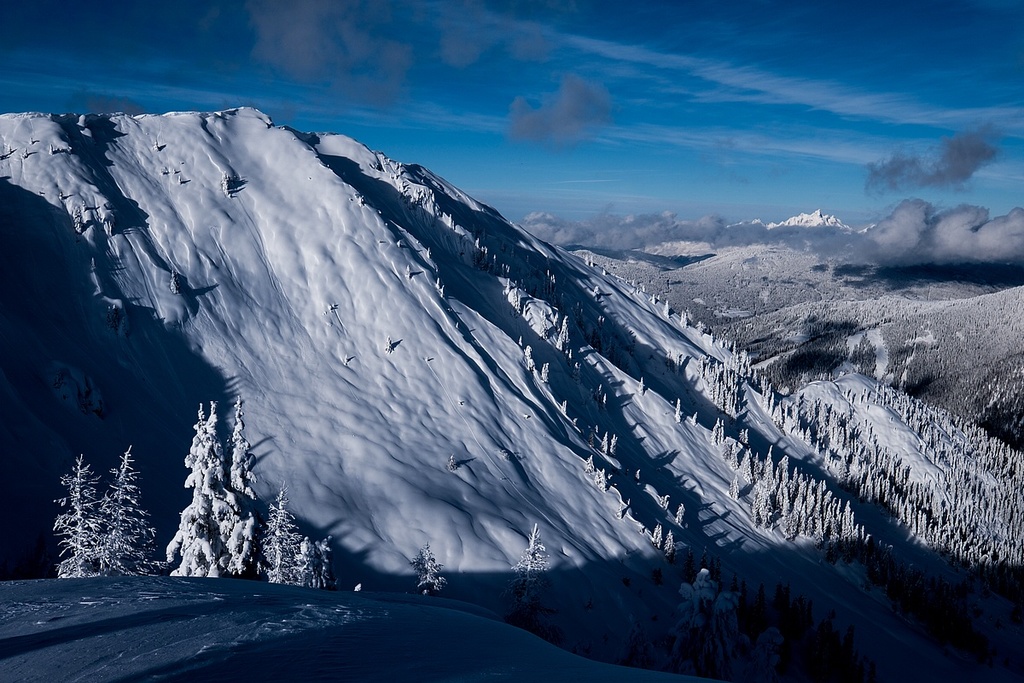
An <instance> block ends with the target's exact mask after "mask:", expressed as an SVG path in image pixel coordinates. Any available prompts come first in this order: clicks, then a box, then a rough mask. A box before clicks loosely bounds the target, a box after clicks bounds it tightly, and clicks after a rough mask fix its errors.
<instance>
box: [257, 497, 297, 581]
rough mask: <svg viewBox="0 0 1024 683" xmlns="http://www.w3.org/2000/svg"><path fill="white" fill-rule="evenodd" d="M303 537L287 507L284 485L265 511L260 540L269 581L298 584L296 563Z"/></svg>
mask: <svg viewBox="0 0 1024 683" xmlns="http://www.w3.org/2000/svg"><path fill="white" fill-rule="evenodd" d="M301 548H302V537H301V536H299V532H298V529H297V527H296V526H295V518H294V517H292V513H291V512H289V511H288V494H287V492H286V491H285V489H283V488H282V489H281V490H280V491H278V492H277V498H276V499H275V500H274V502H273V503H272V504H271V506H270V511H269V513H268V515H267V532H266V536H265V538H264V540H263V557H264V561H265V563H266V564H265V567H266V572H267V581H269V582H270V583H288V584H299V583H301V580H302V577H301V576H300V571H301V567H300V566H299V559H300V552H301Z"/></svg>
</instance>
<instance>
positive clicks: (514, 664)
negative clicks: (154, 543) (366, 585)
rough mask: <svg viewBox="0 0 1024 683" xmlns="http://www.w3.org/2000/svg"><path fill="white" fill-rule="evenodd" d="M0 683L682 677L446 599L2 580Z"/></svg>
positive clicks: (251, 585) (182, 583)
mask: <svg viewBox="0 0 1024 683" xmlns="http://www.w3.org/2000/svg"><path fill="white" fill-rule="evenodd" d="M0 603H2V604H3V605H4V609H3V611H2V613H0V678H2V679H3V680H5V681H15V680H17V681H43V680H45V681H93V682H95V681H127V680H141V679H146V680H188V681H205V680H222V681H229V680H244V681H320V680H324V681H483V680H487V681H579V680H587V681H670V680H675V681H687V680H701V679H696V678H690V677H683V676H673V675H669V674H663V673H655V672H652V671H643V670H639V669H627V668H624V667H619V666H614V665H609V664H599V663H597V662H593V661H590V660H587V659H583V658H582V657H577V656H576V655H573V654H570V653H568V652H566V651H565V650H561V649H559V648H557V647H555V646H553V645H549V644H548V643H546V642H544V641H542V640H541V639H540V638H537V637H536V636H533V635H531V634H529V633H527V632H525V631H522V630H520V629H516V628H513V627H511V626H507V625H506V624H504V623H502V622H500V621H498V620H497V619H496V618H495V617H494V616H493V615H490V614H488V613H487V612H485V611H484V610H481V609H479V608H475V607H473V606H471V605H468V604H466V603H461V602H455V601H452V600H441V599H428V598H421V597H420V596H415V595H401V594H390V593H388V594H384V593H376V594H374V593H352V592H337V593H328V592H325V591H315V590H309V589H301V588H293V587H289V586H278V585H270V584H265V583H257V582H252V581H235V580H230V579H219V580H214V579H175V578H154V577H138V578H131V579H69V580H61V581H45V580H43V581H17V582H4V583H0Z"/></svg>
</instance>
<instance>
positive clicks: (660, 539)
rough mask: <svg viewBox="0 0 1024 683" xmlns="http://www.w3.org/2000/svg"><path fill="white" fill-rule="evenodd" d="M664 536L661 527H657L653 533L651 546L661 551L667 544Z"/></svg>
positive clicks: (658, 525)
mask: <svg viewBox="0 0 1024 683" xmlns="http://www.w3.org/2000/svg"><path fill="white" fill-rule="evenodd" d="M664 534H665V532H664V531H663V530H662V528H661V525H660V524H657V525H655V527H654V531H653V532H652V533H651V544H652V545H653V546H654V547H655V548H657V549H658V550H661V546H662V544H663V543H664V542H665V537H664Z"/></svg>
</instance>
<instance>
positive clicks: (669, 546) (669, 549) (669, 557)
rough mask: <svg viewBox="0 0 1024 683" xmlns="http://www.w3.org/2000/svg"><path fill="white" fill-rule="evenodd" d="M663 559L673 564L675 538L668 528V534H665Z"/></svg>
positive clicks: (674, 559)
mask: <svg viewBox="0 0 1024 683" xmlns="http://www.w3.org/2000/svg"><path fill="white" fill-rule="evenodd" d="M664 550H665V561H666V562H668V563H669V564H675V561H676V538H675V536H673V535H672V530H671V529H669V532H668V535H667V536H665V548H664Z"/></svg>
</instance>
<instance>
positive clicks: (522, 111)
mask: <svg viewBox="0 0 1024 683" xmlns="http://www.w3.org/2000/svg"><path fill="white" fill-rule="evenodd" d="M611 109H612V103H611V96H610V95H609V94H608V91H607V90H605V88H604V86H602V85H600V84H598V83H592V82H590V81H586V80H584V79H582V78H580V77H579V76H576V75H573V74H568V75H566V76H565V77H563V78H562V83H561V85H560V86H559V88H558V91H557V92H555V93H553V94H549V95H547V96H545V97H544V98H543V100H542V101H541V103H540V104H539V106H534V105H532V104H530V102H529V101H528V100H527V99H526V98H524V97H517V98H516V99H515V100H514V101H513V102H512V106H511V107H510V108H509V135H510V136H511V137H512V138H513V139H517V140H529V141H532V142H547V143H553V144H555V145H567V144H573V143H576V142H579V141H580V140H583V139H584V138H586V137H588V136H590V135H592V134H593V132H594V130H595V129H596V128H598V127H600V126H603V125H604V124H607V123H608V122H609V121H610V120H611Z"/></svg>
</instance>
